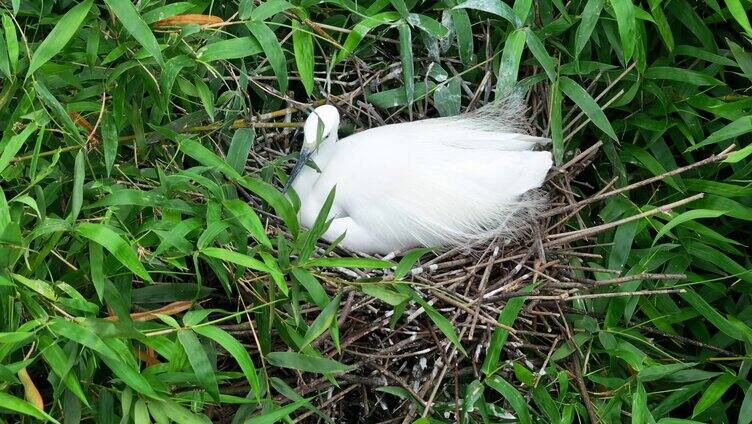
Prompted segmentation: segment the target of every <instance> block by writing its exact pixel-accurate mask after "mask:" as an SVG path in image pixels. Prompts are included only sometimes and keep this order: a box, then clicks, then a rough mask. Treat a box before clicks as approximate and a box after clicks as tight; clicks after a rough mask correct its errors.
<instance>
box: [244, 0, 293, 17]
mask: <svg viewBox="0 0 752 424" xmlns="http://www.w3.org/2000/svg"><path fill="white" fill-rule="evenodd" d="M293 7H295V6H293V5H292V4H290V3H289V2H287V1H285V0H269V1H265V2H263V3H261V4H260V5H259V7H257V8H255V9H253V11H252V12H251V16H250V18H251V20H252V21H259V22H260V21H265V20H267V19H269V18H271V17H272V16H274V15H276V14H278V13H282V12H284V11H285V10H288V9H290V8H293Z"/></svg>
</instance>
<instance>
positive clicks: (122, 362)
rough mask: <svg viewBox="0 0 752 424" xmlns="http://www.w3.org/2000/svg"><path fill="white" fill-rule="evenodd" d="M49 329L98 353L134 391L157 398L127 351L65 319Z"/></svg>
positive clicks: (56, 322) (56, 321)
mask: <svg viewBox="0 0 752 424" xmlns="http://www.w3.org/2000/svg"><path fill="white" fill-rule="evenodd" d="M49 328H50V330H51V331H52V332H53V333H56V334H59V335H60V336H63V337H65V338H67V339H70V340H73V341H75V342H76V343H79V344H81V345H83V346H86V347H87V348H89V349H92V350H93V351H95V352H97V354H98V356H99V357H100V358H102V361H103V362H104V363H105V364H106V365H107V367H109V368H110V369H111V370H112V372H113V373H114V374H115V375H116V376H117V377H118V378H120V379H121V380H122V381H123V382H124V383H125V384H127V385H128V386H129V387H131V388H132V389H134V390H136V391H137V392H139V393H141V394H144V395H146V396H149V397H152V398H156V397H157V393H156V392H155V391H154V389H153V388H152V387H151V385H150V384H149V382H148V381H147V380H146V379H145V378H144V377H143V376H142V375H141V373H140V372H139V371H138V370H137V369H136V367H135V363H136V361H135V358H133V356H132V354H131V353H130V351H128V350H127V349H124V350H123V349H120V350H118V351H116V350H115V349H113V348H112V347H111V346H110V345H108V344H107V343H105V342H104V341H103V340H102V339H101V338H100V337H99V336H98V335H97V334H96V333H95V332H93V331H92V330H90V329H88V328H86V327H83V326H81V325H79V324H75V323H73V322H70V321H67V320H65V319H55V320H54V321H52V322H51V323H50V325H49ZM108 340H110V341H111V342H112V340H117V339H111V338H110V339H108ZM112 343H115V342H112ZM116 345H117V344H116ZM120 346H122V347H125V346H124V345H123V344H120Z"/></svg>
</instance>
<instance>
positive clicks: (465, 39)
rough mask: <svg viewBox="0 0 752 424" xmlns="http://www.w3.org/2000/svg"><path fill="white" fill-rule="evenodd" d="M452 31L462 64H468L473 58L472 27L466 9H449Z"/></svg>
mask: <svg viewBox="0 0 752 424" xmlns="http://www.w3.org/2000/svg"><path fill="white" fill-rule="evenodd" d="M450 16H451V17H452V23H453V24H454V33H455V34H456V37H457V48H458V49H459V51H460V59H461V60H462V64H463V65H465V66H469V65H471V64H472V62H473V60H474V57H473V56H474V54H473V28H472V24H471V23H470V16H468V14H467V10H463V9H457V8H454V9H452V10H451V11H450Z"/></svg>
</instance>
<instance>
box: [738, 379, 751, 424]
mask: <svg viewBox="0 0 752 424" xmlns="http://www.w3.org/2000/svg"><path fill="white" fill-rule="evenodd" d="M749 423H752V385H751V386H748V387H747V390H746V392H745V394H744V400H743V401H742V404H741V406H740V407H739V419H738V421H737V424H749Z"/></svg>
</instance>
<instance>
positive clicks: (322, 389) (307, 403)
mask: <svg viewBox="0 0 752 424" xmlns="http://www.w3.org/2000/svg"><path fill="white" fill-rule="evenodd" d="M0 7H1V10H0V14H1V15H2V16H1V18H0V20H1V21H2V22H0V24H1V25H2V31H0V126H1V127H2V129H3V132H2V140H1V141H0V184H1V187H2V191H0V412H2V413H3V414H2V415H0V421H4V422H34V421H37V420H40V421H52V422H65V423H74V422H81V421H84V422H98V423H115V422H121V423H127V422H135V423H146V422H150V421H153V422H157V423H167V422H169V421H175V422H180V423H194V422H196V423H198V422H208V421H214V422H233V423H240V422H253V423H271V422H276V421H285V422H291V420H303V421H312V422H313V421H321V422H333V421H335V420H336V421H338V422H380V421H383V422H412V421H415V422H420V423H429V422H431V423H434V422H435V423H439V422H467V423H470V422H521V423H531V422H547V423H559V422H562V423H572V422H589V421H592V420H597V421H600V422H609V423H611V422H632V423H651V422H658V423H661V424H669V423H695V422H712V423H738V424H749V423H750V422H752V388H751V387H750V381H751V379H750V375H749V371H750V365H752V357H750V350H751V349H752V328H751V327H750V326H752V307H750V302H751V301H752V298H751V297H750V296H751V295H752V272H750V265H751V263H750V255H749V247H748V244H749V238H750V236H752V227H751V226H750V224H749V223H750V221H752V184H751V177H752V161H750V160H749V154H750V153H752V144H750V143H749V133H750V132H751V131H752V115H750V112H751V111H752V98H750V97H749V95H748V94H749V93H748V91H749V89H750V82H751V81H752V53H750V51H751V46H752V45H751V44H750V39H751V38H752V26H751V25H750V21H749V18H748V9H749V8H750V2H749V1H748V0H702V1H690V0H646V1H640V2H636V3H634V2H633V1H632V0H571V1H567V2H564V1H563V0H535V1H533V0H515V1H514V2H513V3H509V4H507V3H504V2H502V1H501V0H468V1H466V2H462V1H456V0H444V1H437V2H430V1H418V0H372V1H371V0H366V1H359V2H353V1H350V0H325V1H309V0H291V1H289V2H288V1H285V0H270V1H258V2H254V1H252V0H241V1H239V2H236V1H226V2H210V1H204V0H192V1H188V2H174V3H168V2H166V1H164V0H139V1H137V2H135V3H133V2H131V1H130V0H104V1H93V0H85V1H77V0H73V1H70V0H60V1H39V0H3V1H2V2H0ZM515 84H517V85H518V86H520V87H521V88H522V89H523V90H524V91H526V92H527V93H528V96H527V100H528V103H529V104H530V106H531V111H532V114H533V121H534V131H535V132H536V133H538V134H542V135H546V136H550V137H551V138H552V139H553V144H552V148H553V151H554V154H555V157H556V161H557V164H558V165H563V164H569V166H563V167H562V168H561V169H560V170H558V171H555V172H554V174H555V177H554V178H553V179H552V181H551V185H550V186H549V189H550V190H551V192H552V193H553V194H552V197H553V198H554V201H553V203H552V205H553V206H552V207H553V208H555V207H559V208H561V207H564V208H566V207H567V206H566V205H567V204H569V205H576V208H574V212H573V213H568V214H564V215H561V216H562V217H563V218H562V219H561V220H559V222H551V221H550V219H551V218H550V217H549V218H547V219H549V224H548V226H547V227H546V226H544V227H545V228H547V231H546V232H545V234H544V235H543V239H542V240H552V239H553V240H560V241H561V240H562V238H564V239H565V241H566V243H565V244H566V245H567V246H568V248H569V249H571V250H570V252H574V253H570V254H568V255H562V254H561V252H560V253H558V254H557V255H559V256H557V257H558V258H559V259H558V260H559V261H560V262H559V263H558V264H559V268H558V269H559V270H560V271H561V272H562V273H561V274H557V275H558V276H552V275H553V274H541V271H540V269H542V268H530V269H532V270H533V271H535V272H533V271H531V273H528V274H526V275H528V277H529V276H530V275H532V274H535V276H538V274H540V275H547V277H546V278H542V277H541V279H540V280H535V278H534V277H529V279H528V280H525V281H526V282H527V281H534V282H533V283H531V284H527V283H526V284H524V285H520V286H518V287H517V290H518V291H516V292H514V294H513V295H510V296H507V297H506V298H495V300H493V301H489V303H488V304H486V305H484V309H483V311H482V313H480V312H475V316H476V319H477V316H478V315H480V317H481V318H482V319H481V320H480V321H481V322H482V324H483V330H482V331H480V332H479V333H478V335H476V337H475V338H473V332H472V330H471V331H469V332H468V331H465V330H467V328H466V327H467V322H469V321H466V319H467V317H472V316H473V311H474V310H480V309H474V308H476V306H474V305H473V304H472V302H471V301H472V298H471V301H469V302H465V301H458V300H457V299H459V298H461V296H462V290H465V295H467V293H468V292H467V290H475V289H474V288H471V289H467V288H466V287H465V286H461V287H460V288H459V289H456V290H455V291H456V293H454V292H453V293H449V294H447V293H446V292H440V291H439V290H438V289H435V288H432V284H434V283H435V282H436V281H438V280H439V277H436V278H434V277H432V276H431V275H425V276H424V277H423V278H424V279H423V280H421V279H420V278H419V277H420V274H416V273H415V272H411V271H410V270H411V269H413V268H414V267H415V266H417V265H416V262H417V261H419V260H422V261H423V262H424V263H425V262H426V261H434V263H436V256H435V254H432V253H428V252H425V251H416V252H412V253H411V254H409V255H407V256H406V257H405V258H404V259H402V260H401V261H399V263H392V262H391V261H384V260H379V259H373V258H362V257H357V256H352V255H350V256H348V254H347V252H343V251H341V250H339V249H337V250H335V251H334V253H336V255H333V254H332V252H331V249H326V246H323V247H318V246H317V245H316V244H315V241H316V239H317V236H318V234H320V233H321V231H322V227H323V226H324V225H325V223H324V222H323V221H320V222H319V223H318V224H319V225H317V226H316V227H315V228H314V229H312V230H311V231H306V230H304V229H300V228H299V226H298V223H297V221H296V219H295V207H296V201H295V199H294V196H293V198H292V200H288V198H286V197H284V196H283V195H282V194H281V193H280V191H279V187H280V186H281V181H283V180H284V178H285V176H284V175H285V174H284V172H285V169H286V168H285V166H286V165H287V164H288V162H289V160H290V159H291V158H292V157H293V156H294V151H295V150H296V148H297V146H298V143H299V139H298V138H296V137H295V136H296V134H297V132H296V131H297V130H296V127H297V123H298V122H299V121H301V120H302V119H303V117H304V116H305V115H304V114H301V113H299V112H298V111H299V110H300V111H303V113H305V111H306V110H307V109H306V107H307V106H310V105H312V104H314V103H315V102H320V101H324V100H328V101H330V102H333V103H336V104H338V105H339V107H340V108H341V110H342V111H343V114H344V116H345V118H346V120H347V121H348V122H347V124H346V125H345V128H344V132H347V131H354V130H355V129H360V128H363V127H368V126H373V125H381V124H383V123H384V122H397V121H400V120H407V119H419V118H423V117H426V116H437V115H453V114H456V113H458V112H461V111H464V110H466V109H472V108H476V107H478V106H479V105H481V104H483V103H485V102H488V101H490V100H492V99H493V98H494V90H495V89H498V90H505V89H507V88H509V87H512V86H513V85H515ZM732 146H735V148H733V149H730V147H732ZM291 152H292V153H293V154H292V155H291V154H290V153H291ZM581 153H582V154H581ZM698 164H699V165H702V166H699V165H698ZM684 167H687V168H684ZM575 168H576V169H577V172H576V173H575V172H574V171H573V169H575ZM679 168H682V169H683V170H685V171H686V172H683V173H681V174H679V173H672V174H670V175H666V172H668V171H672V170H676V169H679ZM563 170H567V172H564V171H563ZM570 172H571V174H572V175H571V176H572V178H569V177H567V173H570ZM574 176H576V179H573V178H574ZM656 176H659V177H658V178H652V177H656ZM651 178H652V179H651ZM646 179H647V182H641V181H645V180H646ZM633 183H638V186H639V187H637V188H636V189H632V190H622V191H618V192H616V193H614V192H613V190H614V189H619V188H624V187H627V188H628V187H631V186H630V185H631V184H633ZM596 193H611V194H609V195H608V196H601V197H598V198H594V197H593V195H594V194H596ZM701 193H702V194H703V196H698V194H701ZM587 199H594V200H593V201H588V200H587ZM578 202H579V203H578ZM677 202H678V203H677ZM665 205H669V206H671V207H663V208H659V207H661V206H665ZM656 208H659V209H656ZM567 211H568V212H571V211H572V209H568V210H567ZM629 217H640V219H629ZM557 219H558V218H557ZM553 224H555V225H553ZM602 224H605V225H606V227H597V226H599V225H602ZM587 228H601V229H600V230H598V231H597V232H593V233H587V234H584V233H582V231H583V229H587ZM562 235H564V236H563V237H562ZM573 236H576V237H573ZM579 236H582V237H579ZM585 236H587V237H585ZM567 237H568V238H567ZM562 243H564V242H562ZM510 249H511V248H510ZM577 249H580V250H577ZM536 252H537V249H536ZM577 252H580V253H577ZM486 253H488V252H486ZM550 254H551V253H550V252H549V255H550ZM536 255H537V253H536ZM421 257H422V259H421ZM529 257H530V255H528V256H526V257H525V259H524V260H523V262H524V261H525V260H527V259H528V258H529ZM447 260H449V259H446V258H445V260H444V262H441V261H439V262H438V264H439V265H440V266H441V264H447V263H448V262H447ZM451 260H457V259H455V258H451ZM459 260H460V263H461V264H465V265H462V266H458V267H455V268H456V271H458V272H459V271H467V270H468V269H470V268H472V267H468V266H467V264H468V261H475V259H473V258H472V257H471V258H469V259H468V258H464V259H459ZM462 261H465V262H462ZM491 263H493V262H491ZM539 263H540V260H539ZM522 265H524V264H523V263H522V262H521V265H520V267H522ZM393 266H396V269H393V270H390V268H391V267H393ZM447 266H448V265H447ZM513 266H514V264H511V266H510V268H504V269H506V271H504V269H502V268H499V269H496V268H494V269H491V268H492V267H488V269H489V270H490V271H488V275H489V276H488V277H484V278H485V279H486V280H488V279H489V278H490V279H491V282H489V283H488V284H489V287H490V286H491V285H492V284H493V281H494V280H498V279H503V276H504V273H505V272H511V271H509V270H510V269H511V268H512V267H513ZM525 266H529V265H525ZM348 269H349V271H348ZM473 269H474V268H473ZM563 270H566V271H567V273H563V272H564V271H563ZM609 270H610V271H609ZM481 271H483V269H481ZM518 271H519V269H518V270H516V271H514V272H518ZM526 272H527V271H526ZM482 273H483V272H481V274H482ZM536 273H537V274H536ZM530 278H532V280H530ZM536 278H537V277H536ZM551 278H553V279H554V280H555V281H554V282H551V281H550V279H551ZM478 281H479V280H477V279H476V280H473V279H470V283H468V284H470V287H476V286H477V285H478ZM535 281H537V283H536V282H535ZM541 281H547V282H548V283H549V284H547V285H546V287H543V286H538V285H536V284H539V283H540V282H541ZM567 281H569V282H572V281H574V282H575V283H576V284H575V283H571V284H575V285H571V286H567V285H566V284H570V283H567ZM578 281H579V282H578ZM426 282H427V283H426ZM584 282H587V285H586V286H584V285H583V284H585V283H584ZM599 282H600V283H602V284H599ZM484 284H485V282H484ZM556 284H559V286H557V285H556ZM575 286H576V287H575ZM442 287H446V286H442ZM533 287H535V291H533ZM562 287H564V288H565V289H566V290H564V289H562ZM526 290H527V291H526ZM565 292H566V293H565ZM470 293H475V292H470ZM582 293H590V294H592V296H590V295H584V296H583V295H582ZM527 294H530V297H525V295H527ZM563 294H566V295H568V296H569V295H571V296H574V297H575V299H565V300H562V301H556V300H553V301H552V299H551V298H545V296H546V295H548V296H562V295H563ZM536 295H537V296H539V297H540V298H535V297H534V296H536ZM578 295H579V297H577V296H578ZM478 296H482V293H481V294H480V295H478ZM479 298H480V297H479ZM463 302H465V303H463ZM458 304H459V305H458ZM356 306H357V307H356ZM478 308H480V307H478ZM358 311H360V312H358ZM364 311H365V312H364ZM468 311H469V312H468ZM385 316H386V317H387V318H384V317H385ZM374 317H377V318H378V319H376V318H374ZM484 317H486V318H484ZM487 317H491V319H490V320H489V319H488V318H487ZM382 318H384V320H385V321H383V322H382V321H379V320H380V319H382ZM497 318H498V320H499V324H494V321H495V320H496V319H497ZM390 321H391V322H390ZM487 321H490V324H489V323H488V322H487ZM373 322H377V323H382V324H379V325H380V327H379V328H377V329H371V330H370V331H369V332H367V333H365V334H367V335H368V337H369V338H366V339H363V340H361V341H360V342H362V344H363V345H367V344H369V343H370V344H372V345H373V346H374V347H375V349H374V350H373V352H371V354H369V355H370V356H368V355H365V354H363V353H362V352H363V351H362V350H361V351H360V352H361V353H360V356H354V352H353V350H354V349H355V347H356V346H359V345H357V344H353V345H350V344H351V343H352V341H353V340H356V339H357V337H356V336H357V334H356V333H357V331H360V329H362V328H366V329H367V327H366V326H364V323H367V324H369V325H370V324H371V323H373ZM549 323H551V325H550V327H548V330H545V328H546V326H548V325H549ZM472 325H473V326H475V325H476V321H472ZM508 325H513V326H514V328H515V329H516V330H511V329H509V327H508ZM390 328H394V329H395V330H394V331H392V330H390ZM479 328H480V327H479ZM552 328H553V329H552ZM356 330H357V331H356ZM547 331H548V334H547ZM395 335H401V336H402V337H403V339H400V340H407V341H406V342H401V344H400V346H402V347H406V348H407V352H408V354H406V355H405V356H403V357H399V358H397V357H396V356H395V357H386V358H383V357H379V356H378V355H379V354H380V352H386V351H387V350H388V349H386V347H385V346H388V344H389V343H391V342H390V340H392V339H390V338H391V337H396V336H395ZM510 335H511V336H513V337H510V338H509V339H508V336H510ZM358 337H364V336H363V335H360V336H358ZM411 337H412V339H411ZM385 341H386V342H385ZM379 343H386V344H383V345H379ZM410 343H414V344H412V345H411V344H410ZM379 346H382V347H379ZM360 348H363V349H364V348H365V347H364V346H361V347H360ZM424 348H425V350H420V349H424ZM390 352H394V350H392V351H390ZM421 352H422V353H421ZM447 352H451V354H448V353H447ZM355 353H357V352H355ZM364 355H365V356H367V357H368V360H364V359H363V357H364ZM390 355H391V353H390ZM426 358H429V359H430V361H429V362H428V363H427V364H426V362H425V359H426ZM401 364H402V365H401ZM426 365H427V366H426ZM449 365H451V367H449V368H448V366H449ZM439 370H442V371H441V373H440V374H439V373H438V371H439ZM447 370H448V372H447ZM437 374H439V376H438V377H437Z"/></svg>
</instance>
